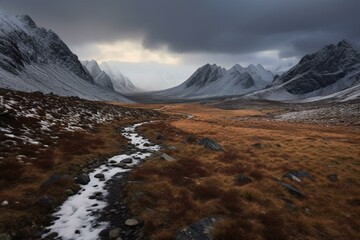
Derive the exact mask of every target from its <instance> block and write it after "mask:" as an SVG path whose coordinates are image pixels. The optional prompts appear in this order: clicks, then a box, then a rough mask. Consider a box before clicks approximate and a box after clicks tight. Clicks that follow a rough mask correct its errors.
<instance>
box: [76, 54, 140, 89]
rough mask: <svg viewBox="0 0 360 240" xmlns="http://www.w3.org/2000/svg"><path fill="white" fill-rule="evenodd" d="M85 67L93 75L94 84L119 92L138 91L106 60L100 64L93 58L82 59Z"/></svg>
mask: <svg viewBox="0 0 360 240" xmlns="http://www.w3.org/2000/svg"><path fill="white" fill-rule="evenodd" d="M81 63H82V64H83V66H84V67H85V69H86V70H87V71H88V72H89V73H90V75H91V76H92V77H93V79H94V81H95V83H96V84H98V85H101V86H103V87H106V88H108V89H111V90H114V91H116V92H119V93H133V92H137V91H139V89H138V88H136V87H135V86H134V85H133V83H132V82H131V81H130V80H129V78H127V77H126V76H124V75H123V74H122V73H121V72H120V71H118V70H117V69H114V68H112V67H110V66H109V65H108V64H107V63H106V62H104V63H102V64H101V65H100V66H99V64H98V63H97V62H96V61H95V60H91V61H82V62H81Z"/></svg>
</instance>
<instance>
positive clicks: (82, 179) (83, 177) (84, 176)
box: [76, 173, 90, 185]
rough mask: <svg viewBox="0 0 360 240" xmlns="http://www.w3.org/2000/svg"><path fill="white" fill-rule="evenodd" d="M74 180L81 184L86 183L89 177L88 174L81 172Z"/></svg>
mask: <svg viewBox="0 0 360 240" xmlns="http://www.w3.org/2000/svg"><path fill="white" fill-rule="evenodd" d="M76 182H77V183H79V184H81V185H86V184H88V183H89V182H90V177H89V175H87V174H85V173H82V174H80V175H79V176H78V177H77V178H76Z"/></svg>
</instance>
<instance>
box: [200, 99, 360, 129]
mask: <svg viewBox="0 0 360 240" xmlns="http://www.w3.org/2000/svg"><path fill="white" fill-rule="evenodd" d="M204 104H206V105H209V106H214V107H217V108H220V109H227V110H237V109H243V110H245V109H248V110H249V109H251V110H259V111H260V112H266V113H267V116H261V117H262V119H265V118H267V119H269V120H276V121H288V122H298V123H301V122H302V123H311V124H321V125H329V126H330V125H334V124H335V125H339V126H350V127H351V126H360V101H359V100H353V101H347V102H341V103H339V102H337V103H333V102H329V101H321V102H310V103H280V102H273V101H265V100H244V99H243V100H239V99H237V100H231V99H229V100H225V101H214V102H205V103H204Z"/></svg>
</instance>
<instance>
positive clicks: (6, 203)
mask: <svg viewBox="0 0 360 240" xmlns="http://www.w3.org/2000/svg"><path fill="white" fill-rule="evenodd" d="M7 205H9V201H7V200H5V201H3V202H2V203H1V206H2V207H6V206H7Z"/></svg>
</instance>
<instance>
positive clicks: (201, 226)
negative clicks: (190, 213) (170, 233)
mask: <svg viewBox="0 0 360 240" xmlns="http://www.w3.org/2000/svg"><path fill="white" fill-rule="evenodd" d="M218 220H220V218H219V217H210V218H205V219H202V220H200V221H198V222H195V223H192V224H190V225H189V226H187V227H185V228H183V229H182V230H180V231H178V232H177V233H176V236H175V240H212V239H213V235H212V230H213V228H214V225H215V223H216V222H217V221H218Z"/></svg>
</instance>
